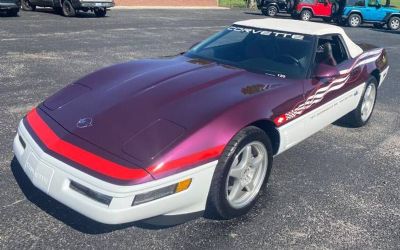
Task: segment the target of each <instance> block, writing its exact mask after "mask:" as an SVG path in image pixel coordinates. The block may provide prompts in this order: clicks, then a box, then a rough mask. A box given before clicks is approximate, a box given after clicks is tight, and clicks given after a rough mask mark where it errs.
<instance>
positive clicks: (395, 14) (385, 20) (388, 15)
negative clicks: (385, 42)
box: [383, 12, 400, 23]
mask: <svg viewBox="0 0 400 250" xmlns="http://www.w3.org/2000/svg"><path fill="white" fill-rule="evenodd" d="M393 16H397V17H400V12H389V13H387V14H386V16H385V18H384V19H383V22H385V23H387V22H388V21H389V19H390V18H391V17H393Z"/></svg>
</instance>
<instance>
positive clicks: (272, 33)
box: [228, 26, 304, 40]
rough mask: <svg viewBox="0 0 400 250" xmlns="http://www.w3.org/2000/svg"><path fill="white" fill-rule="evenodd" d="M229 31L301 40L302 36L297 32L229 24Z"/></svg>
mask: <svg viewBox="0 0 400 250" xmlns="http://www.w3.org/2000/svg"><path fill="white" fill-rule="evenodd" d="M228 30H231V31H238V32H247V33H252V34H260V35H262V36H276V37H284V38H291V39H297V40H303V39H304V36H303V35H299V34H291V33H286V32H277V31H269V30H257V29H252V28H242V27H235V26H231V27H229V28H228Z"/></svg>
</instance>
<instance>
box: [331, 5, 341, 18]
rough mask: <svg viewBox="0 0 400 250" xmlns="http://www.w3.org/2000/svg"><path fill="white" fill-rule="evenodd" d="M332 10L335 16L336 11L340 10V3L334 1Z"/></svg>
mask: <svg viewBox="0 0 400 250" xmlns="http://www.w3.org/2000/svg"><path fill="white" fill-rule="evenodd" d="M331 8H332V9H331V11H332V14H331V15H332V16H334V15H335V14H336V12H338V10H339V4H338V3H332V7H331Z"/></svg>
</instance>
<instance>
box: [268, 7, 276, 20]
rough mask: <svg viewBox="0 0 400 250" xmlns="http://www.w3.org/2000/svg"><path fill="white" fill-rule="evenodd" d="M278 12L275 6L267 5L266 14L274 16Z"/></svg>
mask: <svg viewBox="0 0 400 250" xmlns="http://www.w3.org/2000/svg"><path fill="white" fill-rule="evenodd" d="M277 13H278V8H277V7H276V6H269V7H268V9H267V15H268V16H270V17H274V16H276V14H277Z"/></svg>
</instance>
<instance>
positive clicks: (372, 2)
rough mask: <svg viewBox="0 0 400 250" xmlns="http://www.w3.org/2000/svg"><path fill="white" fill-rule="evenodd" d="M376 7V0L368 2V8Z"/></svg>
mask: <svg viewBox="0 0 400 250" xmlns="http://www.w3.org/2000/svg"><path fill="white" fill-rule="evenodd" d="M377 5H378V2H377V1H376V0H369V2H368V6H369V7H376V6H377Z"/></svg>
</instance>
